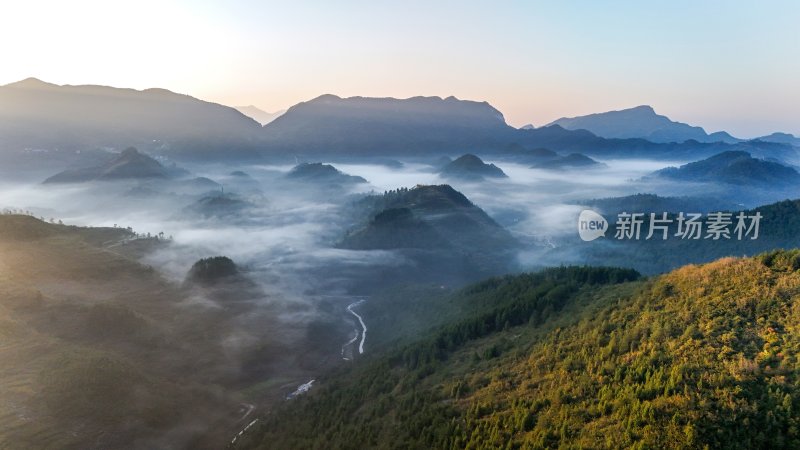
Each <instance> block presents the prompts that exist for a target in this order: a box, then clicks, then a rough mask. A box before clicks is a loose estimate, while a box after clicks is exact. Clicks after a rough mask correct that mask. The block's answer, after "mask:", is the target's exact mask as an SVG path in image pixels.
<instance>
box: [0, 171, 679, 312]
mask: <svg viewBox="0 0 800 450" xmlns="http://www.w3.org/2000/svg"><path fill="white" fill-rule="evenodd" d="M486 162H490V163H494V164H496V165H497V166H499V167H500V168H502V169H503V171H505V173H506V174H507V175H508V178H505V179H499V180H494V179H493V180H488V179H487V180H486V181H482V182H461V181H457V180H451V179H443V178H441V177H440V176H439V175H438V174H437V173H436V172H435V169H434V168H433V167H432V166H430V165H428V164H422V163H412V162H408V163H405V164H403V166H402V167H389V166H384V165H377V164H353V163H348V164H337V163H333V164H334V165H335V167H337V168H338V169H339V170H341V171H342V172H344V173H347V174H350V175H359V176H362V177H364V178H365V179H367V180H368V184H358V185H355V187H353V188H349V189H346V190H342V191H341V192H337V191H331V190H326V189H315V188H314V187H309V188H307V189H304V188H302V186H299V185H298V184H297V183H296V182H290V181H289V180H287V179H286V178H285V174H286V173H287V172H288V171H289V170H290V169H291V166H245V167H213V168H209V167H208V166H201V167H187V168H188V169H189V170H191V171H192V173H193V176H202V177H207V178H210V179H212V180H214V181H217V182H218V183H220V184H222V186H223V188H224V192H225V194H228V195H230V194H234V195H236V196H237V198H239V199H241V200H244V201H246V202H248V204H249V205H248V207H246V208H244V209H242V210H241V213H240V214H238V215H225V214H221V215H220V216H213V215H212V216H203V215H199V214H197V213H195V212H192V211H189V210H188V209H187V207H189V206H190V205H191V204H193V203H194V202H196V201H197V200H198V199H199V198H201V197H203V194H201V191H202V190H199V191H196V192H187V191H184V192H181V193H174V192H175V191H176V189H174V188H172V187H167V186H160V185H157V184H151V183H148V182H143V183H141V184H143V185H145V186H148V188H147V189H146V190H142V189H141V188H135V187H136V186H138V185H140V183H138V182H95V183H88V184H48V185H43V184H40V183H35V184H29V185H20V184H14V185H5V186H1V187H0V208H16V209H23V210H30V211H31V212H32V213H33V214H34V215H36V216H42V217H44V218H45V219H50V218H54V219H55V220H61V221H63V222H64V223H65V224H70V225H87V226H115V225H116V226H120V227H132V228H133V229H134V231H136V232H139V233H151V234H152V235H156V234H158V233H160V232H163V233H164V236H165V237H168V236H172V237H173V242H172V245H169V246H166V247H165V248H164V249H162V250H158V251H156V252H155V253H153V254H151V255H148V256H146V257H145V259H144V262H145V263H147V264H151V265H153V266H155V267H157V268H158V269H160V270H161V271H162V272H164V273H165V274H166V275H167V276H169V277H171V278H172V279H174V280H176V281H179V280H182V279H183V277H184V275H185V274H186V272H187V270H188V269H189V268H190V267H191V265H192V264H193V263H194V262H195V261H196V260H197V259H199V258H201V257H206V256H212V255H225V256H228V257H230V258H232V259H233V260H234V261H235V262H236V263H237V264H239V265H241V266H243V267H245V268H247V269H248V271H249V272H250V273H251V275H253V278H254V279H255V280H256V281H260V282H261V283H262V284H263V285H264V287H265V289H266V290H267V292H268V293H275V292H280V294H281V295H280V297H282V298H284V299H287V298H292V297H294V298H297V299H300V298H302V297H303V296H304V295H306V294H309V293H311V292H314V291H325V292H336V291H337V290H340V291H344V290H347V289H348V288H350V287H351V286H348V285H347V284H346V283H344V282H341V283H340V281H343V279H346V278H347V277H348V274H351V273H355V272H357V271H358V269H359V267H362V266H365V265H366V266H371V267H374V266H376V265H393V266H401V265H402V264H404V263H405V262H404V261H403V260H402V258H400V257H399V256H397V255H394V254H393V253H392V252H390V251H353V250H340V249H335V248H333V245H334V244H335V243H336V242H337V241H338V240H339V239H340V238H341V237H342V236H343V234H344V233H345V232H346V231H347V229H348V228H350V227H352V226H353V225H354V224H353V223H350V222H349V218H348V217H347V215H346V214H344V213H343V208H344V207H345V205H347V204H348V203H351V202H353V201H354V200H355V199H357V198H358V196H359V195H364V194H367V193H370V192H376V193H383V192H384V191H386V190H391V189H396V188H400V187H409V188H410V187H413V186H415V185H417V184H445V183H446V184H450V185H452V186H453V187H454V188H455V189H457V190H459V191H461V192H462V193H464V194H465V195H466V196H467V197H468V198H469V199H470V200H472V201H473V203H475V204H476V205H478V206H479V207H481V208H483V209H484V210H485V211H486V212H487V213H488V214H489V215H490V216H492V217H493V218H494V219H495V220H497V221H498V222H499V223H500V224H502V225H503V226H505V227H507V228H508V229H509V230H510V231H511V232H512V233H514V234H515V235H516V236H517V237H519V238H520V240H521V241H522V242H523V243H524V244H525V245H528V246H533V247H536V246H537V245H546V243H547V242H548V240H549V239H550V238H552V237H557V236H559V235H564V234H568V233H574V228H575V219H576V217H577V215H578V213H579V211H580V209H581V207H580V206H578V205H577V203H576V202H577V201H579V200H587V199H596V198H603V197H611V196H623V195H629V194H633V193H638V192H658V193H664V192H667V193H669V192H674V191H675V190H676V189H679V186H672V188H673V189H671V190H670V189H667V188H665V187H664V186H658V187H656V186H651V185H649V184H648V183H647V182H642V181H637V180H639V179H640V178H641V177H643V176H645V175H647V174H649V173H651V172H653V171H655V170H658V169H661V168H663V167H666V166H669V165H680V164H681V163H682V162H679V161H676V162H664V161H650V160H606V161H601V162H603V163H605V165H606V166H605V167H601V168H593V169H588V170H567V171H551V170H541V169H532V168H529V167H527V166H525V165H522V164H516V163H510V162H506V161H493V160H487V161H486ZM234 170H241V171H244V172H245V173H246V174H247V175H249V176H250V177H251V179H248V180H247V183H243V182H242V181H241V180H234V179H233V178H232V177H231V176H230V175H229V174H230V173H231V172H232V171H234ZM520 250H521V251H527V252H529V251H530V250H531V249H530V248H522V249H520ZM526 259H527V258H526Z"/></svg>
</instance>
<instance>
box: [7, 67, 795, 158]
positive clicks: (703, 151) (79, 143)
mask: <svg viewBox="0 0 800 450" xmlns="http://www.w3.org/2000/svg"><path fill="white" fill-rule="evenodd" d="M631 117H633V118H637V119H636V120H633V119H631ZM262 120H263V118H262ZM620 122H622V124H620ZM651 122H652V123H656V125H653V124H652V123H651ZM592 123H600V124H603V127H604V128H603V127H599V125H598V126H597V127H596V126H594V125H592ZM658 124H660V125H658ZM658 126H661V128H658ZM587 127H588V128H589V129H590V131H586V130H585V129H581V128H587ZM626 127H627V128H626ZM569 128H577V129H569ZM629 128H630V129H629ZM681 133H683V134H681ZM604 134H605V135H604ZM645 137H646V138H645ZM647 139H651V140H655V141H680V140H683V142H680V143H674V142H670V143H663V142H662V143H659V142H651V141H650V140H647ZM686 139H688V140H686ZM718 140H722V141H727V142H728V143H725V142H704V141H718ZM796 141H797V138H795V137H793V136H791V135H786V134H774V135H770V136H767V137H764V138H762V139H761V140H754V141H746V142H739V140H736V139H733V138H730V137H729V136H727V135H725V136H723V135H716V134H712V135H707V134H705V132H704V131H702V129H700V128H697V127H690V126H688V125H685V124H679V123H676V122H672V121H670V120H669V119H666V118H665V117H663V116H658V115H656V114H655V112H654V111H653V110H652V109H651V108H649V107H640V108H634V109H632V110H627V112H626V111H621V112H616V113H604V114H598V115H594V116H586V118H575V119H561V120H559V121H556V123H555V124H552V125H550V126H544V127H540V128H533V127H526V129H516V128H513V127H511V126H509V125H508V124H507V123H506V122H505V120H504V118H503V115H502V113H500V111H498V110H497V109H495V108H494V107H492V106H491V105H489V104H488V103H486V102H475V101H468V100H459V99H456V98H455V97H447V98H440V97H413V98H408V99H394V98H366V97H351V98H341V97H337V96H335V95H323V96H320V97H317V98H315V99H312V100H309V101H307V102H302V103H299V104H297V105H295V106H292V107H291V108H289V109H288V110H287V111H286V113H284V114H283V115H281V116H280V117H278V118H277V119H275V120H273V121H271V122H269V123H268V124H267V125H266V126H264V127H262V126H260V124H259V122H257V121H256V120H254V119H252V118H250V117H247V116H246V115H245V114H242V113H241V112H240V111H237V110H236V109H234V108H230V107H227V106H222V105H219V104H216V103H210V102H205V101H202V100H198V99H196V98H193V97H190V96H186V95H181V94H176V93H174V92H170V91H167V90H163V89H146V90H142V91H137V90H133V89H119V88H112V87H105V86H58V85H54V84H50V83H45V82H43V81H40V80H37V79H27V80H23V81H20V82H17V83H12V84H9V85H5V86H0V160H2V163H3V164H2V166H3V167H4V168H10V167H16V166H22V167H27V168H30V167H41V166H42V165H43V163H42V161H44V160H50V159H58V160H59V161H64V164H73V163H77V162H78V161H80V164H85V161H83V160H81V159H80V158H78V157H77V156H76V155H78V154H77V153H76V152H77V151H78V150H80V151H82V152H85V151H90V150H94V149H98V148H99V149H110V150H117V149H123V148H126V147H129V146H136V147H137V148H140V149H142V150H143V151H146V152H148V153H151V154H156V155H164V156H168V157H170V158H171V159H176V160H179V161H181V160H210V159H211V160H217V161H233V160H237V161H243V160H264V159H280V160H282V161H286V160H290V159H294V158H296V157H300V158H303V157H306V156H310V157H319V156H331V157H344V158H347V157H349V158H357V157H361V158H364V157H371V158H386V157H401V156H440V155H458V154H463V153H464V152H465V151H471V152H476V153H477V152H480V153H481V154H483V153H486V154H489V153H494V154H501V153H503V152H505V151H506V150H507V149H508V147H509V146H512V145H519V146H522V147H524V148H528V149H541V148H545V149H550V150H552V151H556V152H560V153H575V152H580V153H584V154H586V155H588V156H590V157H601V158H603V157H615V158H619V157H647V158H665V159H666V158H669V159H683V158H686V159H696V158H698V157H707V156H711V155H713V154H717V153H720V152H723V151H728V150H742V151H747V152H750V153H751V154H753V155H754V156H758V157H774V158H778V159H794V158H796V157H797V151H796V150H795V149H794V148H793V147H792V145H795V144H796V143H797V142H796ZM65 150H66V152H65ZM84 159H85V158H84ZM62 167H63V166H62Z"/></svg>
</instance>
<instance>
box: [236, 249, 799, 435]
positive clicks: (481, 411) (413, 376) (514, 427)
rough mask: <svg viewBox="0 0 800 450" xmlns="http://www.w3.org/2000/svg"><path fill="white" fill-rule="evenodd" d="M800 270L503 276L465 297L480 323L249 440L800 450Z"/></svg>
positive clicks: (746, 264) (284, 415)
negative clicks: (638, 275) (651, 275)
mask: <svg viewBox="0 0 800 450" xmlns="http://www.w3.org/2000/svg"><path fill="white" fill-rule="evenodd" d="M798 270H800V251H796V250H794V251H776V252H771V253H767V254H763V255H761V256H759V257H754V258H745V259H737V258H725V259H721V260H718V261H716V262H713V263H709V264H705V265H702V266H694V265H690V266H686V267H683V268H681V269H678V270H675V271H673V272H671V273H669V274H666V275H663V276H659V277H655V278H651V279H644V280H638V281H630V280H633V279H634V278H636V274H635V273H634V272H631V271H625V270H620V269H590V268H560V269H551V270H548V271H545V272H542V273H538V274H525V275H519V276H509V277H504V278H495V279H491V280H488V281H486V282H483V283H480V284H477V285H474V286H472V287H469V288H467V289H465V290H463V291H461V292H460V293H459V294H458V295H459V296H460V298H461V301H463V302H465V303H466V304H469V305H472V307H473V308H474V310H475V311H477V312H476V313H475V314H474V315H473V316H472V317H467V318H458V319H455V320H454V321H453V322H452V323H450V324H448V325H445V326H443V327H441V328H439V329H438V330H437V331H435V332H433V333H432V334H430V335H429V336H427V337H426V338H423V339H421V340H420V341H419V342H417V343H414V344H411V345H408V346H406V347H403V348H401V349H397V350H394V351H390V352H388V354H385V355H384V356H376V357H373V358H372V359H371V360H364V361H362V363H361V364H360V365H357V366H355V367H353V368H351V369H348V370H343V371H342V372H340V373H338V374H334V375H332V376H330V377H328V378H327V379H324V380H321V381H320V389H319V390H318V391H317V392H315V393H312V395H310V396H308V397H307V398H303V399H299V400H298V401H296V402H291V403H290V404H287V405H286V406H285V407H284V408H282V409H280V410H277V411H274V412H273V413H272V414H270V415H268V416H267V417H266V420H264V421H263V423H262V424H261V427H260V428H258V429H256V430H255V431H254V432H253V433H252V434H251V435H250V441H247V442H246V444H248V445H250V446H252V447H258V448H353V449H356V448H358V449H362V448H420V449H422V448H445V449H449V448H452V449H456V448H468V449H481V448H487V449H488V448H509V449H510V448H520V449H529V448H555V447H568V448H728V449H735V448H797V447H798V446H800V439H799V438H798V408H800V404H798V388H797V383H798V377H797V370H798V350H800V335H799V334H798V331H800V329H798V325H800V306H798V305H800V304H795V300H796V299H798V298H800V272H798ZM367 320H369V319H367Z"/></svg>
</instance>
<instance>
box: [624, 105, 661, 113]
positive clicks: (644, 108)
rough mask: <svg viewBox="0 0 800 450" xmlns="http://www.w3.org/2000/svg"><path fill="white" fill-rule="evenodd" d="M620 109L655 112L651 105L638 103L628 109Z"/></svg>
mask: <svg viewBox="0 0 800 450" xmlns="http://www.w3.org/2000/svg"><path fill="white" fill-rule="evenodd" d="M622 111H637V112H647V113H650V114H655V113H656V110H655V109H653V107H652V106H650V105H639V106H634V107H633V108H630V109H628V110H625V109H623V110H622Z"/></svg>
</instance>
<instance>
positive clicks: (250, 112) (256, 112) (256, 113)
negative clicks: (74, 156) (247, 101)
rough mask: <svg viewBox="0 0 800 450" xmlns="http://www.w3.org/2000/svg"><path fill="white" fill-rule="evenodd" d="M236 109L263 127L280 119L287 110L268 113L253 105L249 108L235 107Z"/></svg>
mask: <svg viewBox="0 0 800 450" xmlns="http://www.w3.org/2000/svg"><path fill="white" fill-rule="evenodd" d="M234 109H236V110H237V111H239V112H240V113H242V114H244V115H245V116H247V117H250V118H251V119H253V120H255V121H256V122H258V123H260V124H261V125H266V124H268V123H270V122H272V121H273V120H275V119H277V118H278V117H280V116H281V115H282V114H283V113H285V112H286V110H285V109H282V110H280V111H275V112H272V113H271V112H266V111H264V110H262V109H260V108H257V107H255V106H253V105H248V106H234Z"/></svg>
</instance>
